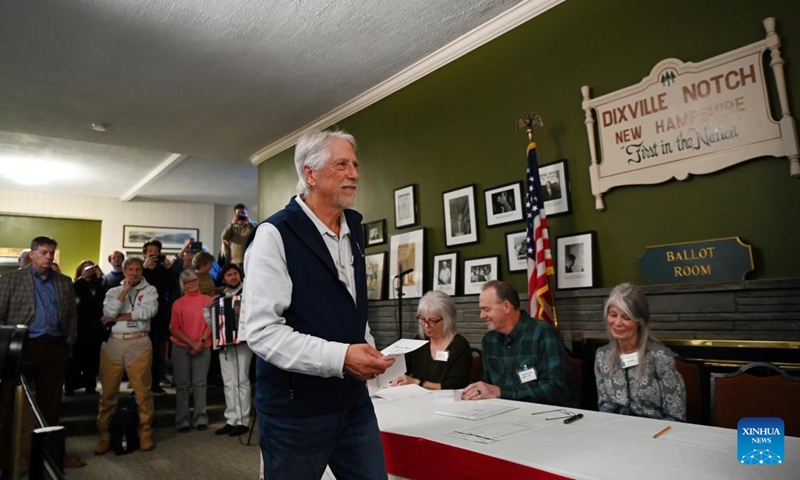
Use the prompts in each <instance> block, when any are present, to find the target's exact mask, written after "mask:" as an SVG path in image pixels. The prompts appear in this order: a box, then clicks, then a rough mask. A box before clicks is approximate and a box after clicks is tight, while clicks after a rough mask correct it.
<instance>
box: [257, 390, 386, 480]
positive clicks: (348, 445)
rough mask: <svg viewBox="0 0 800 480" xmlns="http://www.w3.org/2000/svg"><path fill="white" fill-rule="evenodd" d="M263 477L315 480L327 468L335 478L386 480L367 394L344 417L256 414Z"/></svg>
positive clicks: (380, 447)
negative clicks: (328, 467) (327, 466)
mask: <svg viewBox="0 0 800 480" xmlns="http://www.w3.org/2000/svg"><path fill="white" fill-rule="evenodd" d="M258 430H259V437H260V438H259V443H260V445H261V455H263V457H264V476H265V478H268V479H269V480H280V479H287V480H288V479H291V480H303V479H309V480H319V479H320V478H321V477H322V474H323V472H324V471H325V466H326V465H329V466H330V467H331V470H332V471H333V474H334V475H335V476H336V478H342V479H345V478H346V479H351V478H363V479H379V478H380V479H386V466H385V465H384V462H383V446H382V444H381V434H380V431H379V430H378V421H377V419H376V418H375V410H374V409H373V407H372V400H370V399H369V395H368V394H367V389H366V388H365V389H364V394H363V396H362V397H361V398H360V399H359V400H358V401H357V402H356V403H355V405H354V406H353V407H352V408H350V409H348V410H345V411H341V412H337V413H331V414H326V415H317V416H312V417H277V416H275V415H267V414H264V413H263V412H260V411H259V412H258Z"/></svg>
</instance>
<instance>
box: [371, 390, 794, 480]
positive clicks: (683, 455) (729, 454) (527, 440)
mask: <svg viewBox="0 0 800 480" xmlns="http://www.w3.org/2000/svg"><path fill="white" fill-rule="evenodd" d="M483 401H484V402H490V403H500V404H513V405H514V406H517V407H519V408H518V409H517V410H514V411H511V412H507V413H503V414H501V415H497V416H494V417H489V418H486V419H483V420H478V421H471V420H463V419H459V418H450V417H445V416H440V415H436V414H434V413H433V412H434V411H435V410H438V409H441V408H446V405H447V403H442V402H436V401H435V400H434V397H433V395H432V394H427V395H423V396H419V397H414V398H409V399H403V400H393V401H389V400H382V399H375V400H374V403H375V411H376V413H377V416H378V423H379V425H380V429H381V431H382V432H388V433H394V434H401V435H407V436H411V437H419V438H424V439H427V440H431V441H435V442H440V443H444V444H447V445H451V446H454V447H457V448H460V449H464V450H468V451H473V452H477V453H482V454H485V455H489V456H492V457H496V458H500V459H503V460H507V461H510V462H514V463H518V464H522V465H526V466H530V467H533V468H536V469H538V470H543V471H547V472H551V473H555V474H558V475H563V476H565V477H570V478H575V479H593V480H594V479H596V480H600V479H603V480H606V479H608V480H612V479H613V480H625V479H630V480H642V479H664V480H674V479H680V478H691V479H692V480H706V479H726V480H727V479H786V480H797V479H800V438H796V437H786V438H785V456H784V458H785V461H784V463H783V464H782V465H774V466H772V465H771V466H764V465H761V466H750V465H741V464H739V463H738V461H737V443H736V442H737V431H736V430H732V429H726V428H717V427H707V426H702V425H692V424H684V423H679V422H667V421H662V420H652V419H646V418H636V417H627V416H622V415H613V414H606V413H599V412H592V411H585V410H579V409H570V410H571V411H574V412H580V413H583V415H584V418H582V419H581V420H578V421H576V422H574V423H571V424H569V425H565V424H564V423H563V421H560V420H553V421H547V420H545V418H548V417H553V416H556V415H557V414H556V413H553V414H544V415H531V413H533V412H537V411H545V410H552V409H553V408H554V407H552V406H550V405H539V404H531V403H523V402H511V401H508V400H483ZM495 422H510V423H513V424H517V425H530V426H531V427H532V429H531V430H529V431H527V432H525V433H522V434H519V435H516V436H513V437H509V438H506V439H503V440H499V441H497V442H494V443H490V444H480V443H474V442H471V441H468V440H463V439H459V438H453V437H451V436H448V435H446V433H449V432H453V431H455V430H457V429H458V430H464V429H468V428H474V427H477V426H479V425H485V424H491V423H495ZM667 425H670V426H671V427H672V429H671V430H670V431H669V432H667V433H666V434H664V435H663V436H662V437H660V438H658V439H654V438H653V435H655V434H656V433H657V432H659V431H660V430H661V429H663V428H664V427H665V426H667ZM390 473H391V472H390Z"/></svg>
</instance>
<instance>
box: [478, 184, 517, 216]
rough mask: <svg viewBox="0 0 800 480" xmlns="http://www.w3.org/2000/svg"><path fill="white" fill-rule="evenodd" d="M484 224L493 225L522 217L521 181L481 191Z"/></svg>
mask: <svg viewBox="0 0 800 480" xmlns="http://www.w3.org/2000/svg"><path fill="white" fill-rule="evenodd" d="M483 196H484V200H485V202H486V226H487V227H495V226H497V225H504V224H506V223H514V222H521V221H522V219H523V210H524V209H523V205H522V182H514V183H509V184H508V185H501V186H499V187H494V188H490V189H488V190H484V192H483Z"/></svg>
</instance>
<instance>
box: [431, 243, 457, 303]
mask: <svg viewBox="0 0 800 480" xmlns="http://www.w3.org/2000/svg"><path fill="white" fill-rule="evenodd" d="M432 280H433V281H432V282H431V285H433V290H441V291H443V292H444V293H446V294H448V295H450V296H455V294H456V285H457V282H458V253H445V254H442V255H434V257H433V279H432Z"/></svg>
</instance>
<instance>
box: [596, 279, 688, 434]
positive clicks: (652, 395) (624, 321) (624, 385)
mask: <svg viewBox="0 0 800 480" xmlns="http://www.w3.org/2000/svg"><path fill="white" fill-rule="evenodd" d="M604 313H605V318H606V329H607V330H608V337H609V340H610V342H609V344H608V345H605V346H603V347H600V348H599V349H598V350H597V356H596V357H595V361H594V374H595V379H596V380H597V404H598V405H597V406H598V409H599V410H600V411H601V412H608V413H619V414H622V415H634V416H637V417H649V418H658V419H665V420H676V421H680V422H685V421H686V389H685V387H684V385H683V377H681V375H680V374H679V373H678V369H677V368H676V367H675V358H674V357H675V354H674V353H672V350H670V349H669V348H667V347H665V346H664V345H662V344H661V343H659V342H657V341H656V340H655V339H654V338H653V337H652V336H651V335H650V326H649V324H650V308H649V306H648V304H647V297H645V296H644V294H643V293H642V292H640V291H639V289H637V288H636V287H635V286H633V285H631V284H630V283H623V284H621V285H617V286H616V287H614V289H613V290H612V291H611V295H609V297H608V300H607V301H606V306H605V309H604Z"/></svg>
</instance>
